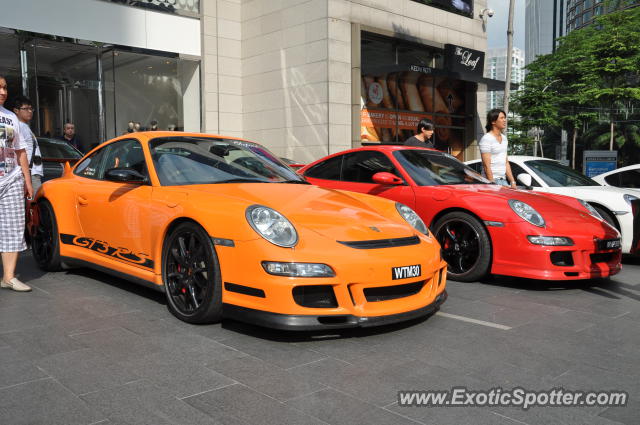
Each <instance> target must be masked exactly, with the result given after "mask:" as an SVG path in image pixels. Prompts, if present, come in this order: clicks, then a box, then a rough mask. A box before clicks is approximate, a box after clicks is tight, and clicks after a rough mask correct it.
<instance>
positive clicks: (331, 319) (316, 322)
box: [222, 290, 447, 331]
mask: <svg viewBox="0 0 640 425" xmlns="http://www.w3.org/2000/svg"><path fill="white" fill-rule="evenodd" d="M446 299H447V291H446V290H445V291H442V292H441V293H440V294H439V295H438V296H436V298H435V300H434V301H433V302H432V303H431V304H429V305H426V306H424V307H421V308H419V309H417V310H412V311H406V312H404V313H397V314H391V315H387V316H354V315H352V314H346V315H303V314H279V313H272V312H269V311H262V310H253V309H250V308H245V307H239V306H237V305H232V304H225V305H224V306H223V310H222V311H223V315H224V317H228V318H232V319H235V320H238V321H242V322H248V323H253V324H259V325H261V326H265V327H268V328H274V329H283V330H298V331H311V330H321V329H341V328H356V327H363V328H364V327H370V326H382V325H390V324H392V323H398V322H404V321H407V320H412V319H417V318H419V317H423V316H427V315H429V314H432V313H435V312H436V311H437V310H438V308H440V305H442V303H444V302H445V300H446Z"/></svg>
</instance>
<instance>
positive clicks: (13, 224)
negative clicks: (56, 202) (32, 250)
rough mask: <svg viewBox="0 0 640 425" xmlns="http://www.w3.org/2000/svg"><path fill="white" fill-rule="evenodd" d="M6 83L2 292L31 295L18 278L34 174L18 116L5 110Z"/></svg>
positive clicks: (0, 130) (0, 181) (1, 92)
mask: <svg viewBox="0 0 640 425" xmlns="http://www.w3.org/2000/svg"><path fill="white" fill-rule="evenodd" d="M7 96H8V90H7V80H6V79H5V78H4V77H3V76H1V75H0V252H1V253H2V268H3V276H2V280H1V281H0V288H8V289H13V290H14V291H30V290H31V288H30V287H29V286H27V285H25V284H24V283H22V282H21V281H20V280H18V278H17V277H16V275H15V271H16V264H17V262H18V252H19V251H24V250H25V249H27V244H26V242H25V240H24V216H25V204H24V198H25V195H26V196H27V197H28V198H31V197H33V187H32V186H31V173H30V172H29V164H28V163H27V155H26V153H25V145H24V144H23V143H22V139H21V138H20V131H19V120H18V117H17V116H16V114H14V113H13V112H11V111H9V110H8V109H5V107H4V103H5V102H6V100H7Z"/></svg>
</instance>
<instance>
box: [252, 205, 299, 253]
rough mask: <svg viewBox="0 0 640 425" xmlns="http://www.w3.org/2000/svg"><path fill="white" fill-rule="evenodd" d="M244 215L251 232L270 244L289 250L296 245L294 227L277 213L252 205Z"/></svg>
mask: <svg viewBox="0 0 640 425" xmlns="http://www.w3.org/2000/svg"><path fill="white" fill-rule="evenodd" d="M245 215H246V217H247V221H248V222H249V224H250V225H251V227H252V228H253V230H255V231H256V232H257V233H258V234H259V235H260V236H262V237H263V238H265V239H266V240H268V241H269V242H271V243H272V244H274V245H278V246H282V247H285V248H291V247H293V246H295V245H296V243H298V233H297V232H296V229H295V227H293V225H292V224H291V223H290V222H289V220H287V219H286V218H285V217H284V216H283V215H282V214H280V213H279V212H278V211H276V210H273V209H271V208H268V207H264V206H262V205H252V206H250V207H249V208H247V211H246V213H245Z"/></svg>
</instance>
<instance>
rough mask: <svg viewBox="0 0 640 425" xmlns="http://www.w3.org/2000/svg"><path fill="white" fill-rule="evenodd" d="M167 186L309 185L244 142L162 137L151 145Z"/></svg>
mask: <svg viewBox="0 0 640 425" xmlns="http://www.w3.org/2000/svg"><path fill="white" fill-rule="evenodd" d="M149 149H150V151H151V157H152V158H153V164H154V166H155V169H156V173H157V174H158V179H159V180H160V183H161V184H162V185H163V186H178V185H188V184H213V183H242V182H247V183H249V182H254V183H301V184H305V183H306V182H305V181H304V180H303V179H302V178H301V177H300V176H298V175H297V174H296V173H295V172H294V171H293V170H291V169H290V168H289V167H287V166H286V165H285V164H283V163H282V162H281V161H280V160H279V159H278V158H277V157H276V156H275V155H273V154H272V153H271V152H269V151H268V150H267V149H265V148H264V147H262V146H260V145H258V144H256V143H251V142H245V141H242V140H229V139H217V138H205V137H161V138H157V139H153V140H151V141H150V142H149Z"/></svg>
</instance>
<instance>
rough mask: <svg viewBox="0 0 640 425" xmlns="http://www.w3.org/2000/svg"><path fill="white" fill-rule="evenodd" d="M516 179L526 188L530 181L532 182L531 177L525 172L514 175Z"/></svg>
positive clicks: (528, 186) (529, 185)
mask: <svg viewBox="0 0 640 425" xmlns="http://www.w3.org/2000/svg"><path fill="white" fill-rule="evenodd" d="M516 180H518V181H519V182H520V183H522V185H523V186H526V187H527V188H530V187H531V183H533V179H532V178H531V176H530V175H529V174H527V173H520V174H518V177H516Z"/></svg>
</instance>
